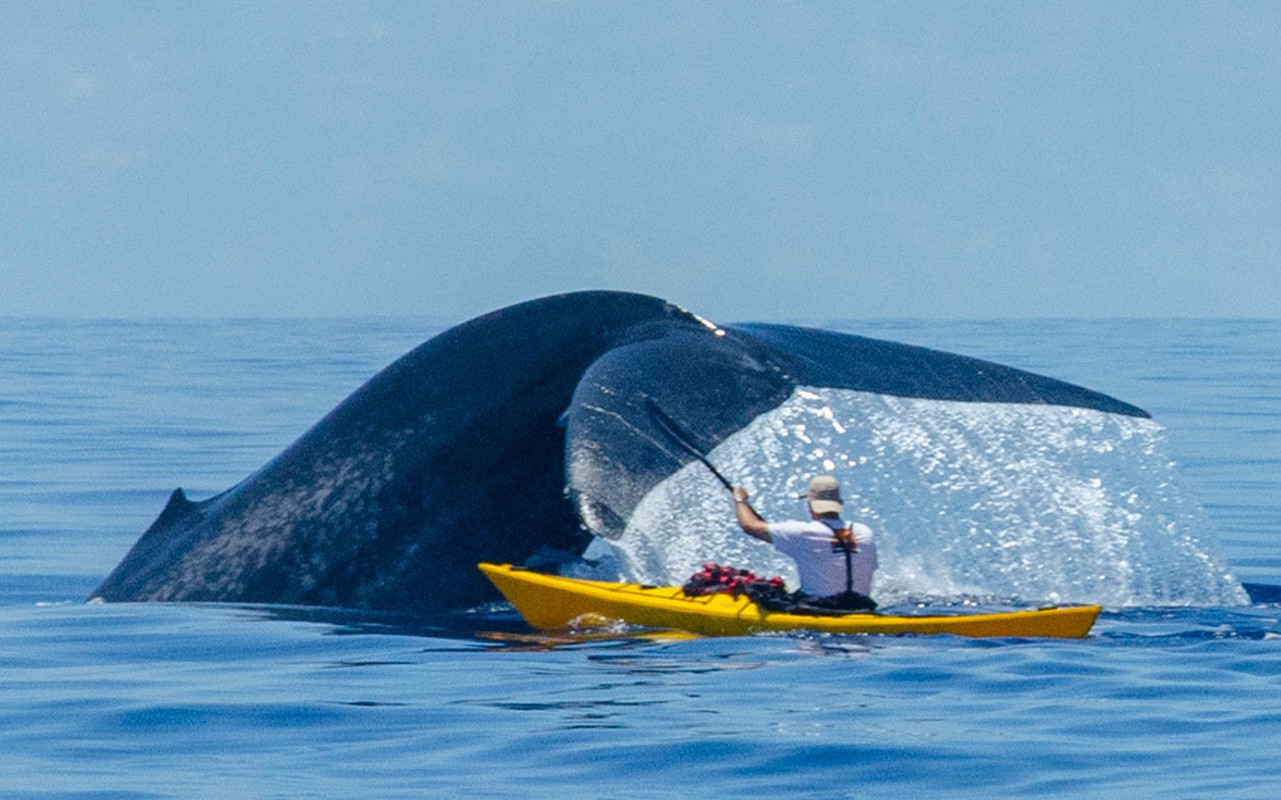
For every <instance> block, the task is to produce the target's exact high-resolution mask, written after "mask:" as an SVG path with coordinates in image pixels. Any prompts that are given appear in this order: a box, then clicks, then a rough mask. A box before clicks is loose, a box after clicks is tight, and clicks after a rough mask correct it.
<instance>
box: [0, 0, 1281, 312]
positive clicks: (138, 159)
mask: <svg viewBox="0 0 1281 800" xmlns="http://www.w3.org/2000/svg"><path fill="white" fill-rule="evenodd" d="M5 18H6V21H5V25H4V26H3V27H0V102H3V109H4V113H3V114H2V115H0V186H3V191H2V192H0V278H2V279H3V282H4V286H5V288H4V291H3V292H2V293H0V315H42V316H46V315H48V316H67V317H156V316H163V317H209V316H214V317H217V316H246V315H247V316H349V315H364V314H390V315H402V314H409V315H425V316H429V317H433V318H439V319H442V320H460V319H464V318H468V317H471V316H474V315H475V314H478V313H482V312H484V311H488V310H490V309H493V308H497V307H500V306H504V305H507V304H510V303H514V302H519V301H521V300H525V299H529V298H533V297H537V296H542V295H546V294H551V293H555V292H561V291H570V290H575V289H587V288H610V289H626V290H632V291H640V292H647V293H650V294H656V295H659V296H662V297H666V298H668V299H670V300H673V301H675V302H677V303H679V304H681V305H684V306H686V307H688V308H690V309H691V310H694V311H697V312H699V313H702V314H704V315H705V316H708V317H711V318H713V319H717V320H721V321H727V322H728V321H735V320H740V321H741V320H749V319H763V320H771V319H774V320H778V319H782V320H788V319H822V318H854V317H874V318H883V317H926V318H934V317H939V318H956V317H960V318H990V317H1027V316H1033V317H1037V316H1060V317H1061V316H1068V317H1110V316H1127V317H1149V316H1266V317H1276V316H1281V269H1279V268H1278V267H1279V265H1278V263H1277V253H1278V252H1281V226H1279V225H1278V224H1277V223H1278V221H1279V220H1281V147H1279V145H1278V143H1279V142H1281V136H1278V132H1279V131H1278V127H1279V126H1278V122H1281V6H1278V5H1276V4H1272V3H1175V2H1159V3H1158V2H1151V3H1091V2H1062V3H1033V2H1008V3H990V2H967V3H952V2H947V3H943V2H940V3H924V2H917V3H875V4H873V3H837V2H824V3H781V2H780V3H751V2H748V3H718V2H699V3H687V2H676V3H663V2H643V3H642V2H620V3H603V2H601V3H575V2H528V3H498V2H479V3H477V2H459V3H420V4H410V3H399V2H397V3H311V2H308V3H302V2H298V3H287V2H279V3H256V2H254V3H250V2H246V3H233V2H224V3H215V2H166V3H157V2H146V3H131V2H113V3H99V2H86V3H67V2H9V3H6V4H5Z"/></svg>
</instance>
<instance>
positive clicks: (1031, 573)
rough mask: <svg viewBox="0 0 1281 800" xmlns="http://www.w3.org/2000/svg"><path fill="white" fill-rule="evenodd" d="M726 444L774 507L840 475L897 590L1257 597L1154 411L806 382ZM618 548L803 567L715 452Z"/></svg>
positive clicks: (881, 589) (792, 502)
mask: <svg viewBox="0 0 1281 800" xmlns="http://www.w3.org/2000/svg"><path fill="white" fill-rule="evenodd" d="M710 457H711V459H712V461H713V462H714V463H716V464H717V465H718V466H719V467H720V468H721V471H722V472H724V473H725V474H726V475H727V476H729V477H730V478H731V479H732V480H734V481H735V482H737V483H740V484H742V485H745V486H747V487H748V488H749V489H750V490H751V491H752V494H753V504H754V505H755V507H756V508H757V509H758V510H759V511H760V512H761V514H762V515H763V516H765V517H766V518H767V519H785V518H789V517H790V518H795V517H797V516H803V515H804V503H803V501H802V500H800V499H799V498H800V496H801V495H802V494H803V493H804V490H805V487H806V485H807V483H808V480H809V478H810V477H812V476H813V475H816V474H819V473H831V474H834V475H836V476H837V477H838V478H840V480H841V482H842V484H843V486H844V487H845V496H846V502H847V516H848V517H850V518H852V519H857V520H860V521H862V522H866V523H867V524H868V525H870V526H871V527H872V528H873V530H874V531H875V532H876V536H877V540H878V548H879V553H880V564H881V567H880V570H879V571H878V572H877V576H876V583H875V585H874V587H873V593H874V595H875V596H876V597H877V598H878V599H879V600H880V601H881V602H882V604H885V605H892V604H894V603H895V602H902V601H906V600H908V599H909V598H915V597H922V596H927V597H940V596H941V597H952V596H957V595H971V596H981V597H996V598H1010V599H1018V600H1021V601H1024V602H1041V601H1051V602H1099V603H1103V604H1105V605H1108V606H1111V607H1116V606H1125V605H1171V604H1172V605H1239V604H1245V603H1247V602H1248V598H1247V597H1246V594H1245V592H1244V591H1243V590H1242V588H1241V585H1240V584H1239V583H1238V582H1237V581H1236V579H1235V578H1233V577H1232V575H1231V574H1230V573H1229V570H1228V569H1227V567H1226V566H1225V564H1224V562H1223V561H1222V560H1221V559H1220V558H1219V557H1218V556H1217V555H1215V554H1213V553H1212V552H1211V549H1210V548H1209V547H1208V544H1207V542H1206V541H1205V537H1204V536H1203V534H1204V533H1205V523H1204V519H1203V517H1202V515H1201V513H1200V511H1199V509H1198V508H1197V507H1196V506H1195V504H1194V503H1192V502H1190V501H1188V500H1187V499H1186V498H1185V497H1184V496H1183V494H1182V492H1181V491H1180V489H1179V488H1178V486H1177V481H1176V470H1175V468H1174V465H1173V464H1172V463H1171V462H1170V459H1169V457H1168V455H1167V454H1166V444H1165V437H1164V433H1163V430H1162V428H1161V427H1160V426H1159V425H1157V424H1156V423H1154V422H1152V421H1150V420H1145V419H1136V418H1133V417H1125V416H1120V415H1115V414H1105V413H1101V412H1097V411H1089V410H1084V409H1079V408H1067V407H1062V406H1032V405H1019V404H994V403H961V402H948V401H939V400H920V399H905V398H899V397H889V396H884V395H876V394H868V393H863V392H851V391H845V390H837V389H829V388H802V389H798V390H797V391H796V392H795V393H794V394H793V395H792V397H791V398H789V400H788V401H787V402H786V403H784V404H783V405H782V406H780V407H779V408H778V409H776V410H774V411H772V412H770V413H768V414H765V415H762V416H761V417H759V418H757V419H756V420H755V421H754V422H753V423H752V424H751V425H750V426H748V427H747V428H745V429H744V430H743V431H741V432H739V433H737V434H735V435H734V436H732V437H730V438H729V439H727V440H726V441H725V442H723V443H722V444H721V446H720V447H718V448H717V449H716V450H715V451H714V452H712V453H711V454H710ZM602 544H603V543H602ZM613 548H614V549H615V551H616V554H617V558H618V559H619V560H620V562H621V572H622V574H623V576H624V577H627V578H630V579H632V580H640V581H646V582H652V583H664V584H671V583H680V582H682V581H683V580H684V579H685V578H686V577H688V576H689V575H690V574H692V573H693V572H695V571H697V569H698V568H699V566H700V565H701V564H702V563H704V562H706V561H716V562H718V563H723V564H729V565H733V566H738V567H743V568H746V569H751V570H753V571H755V572H757V573H758V574H776V575H782V576H783V577H784V578H786V579H787V580H788V582H789V584H791V585H793V586H795V585H796V573H795V568H794V566H793V565H792V563H791V562H790V560H788V559H787V558H785V557H783V556H780V555H779V554H777V553H776V552H775V551H774V550H773V548H771V547H770V546H769V545H767V544H764V543H760V542H756V541H755V540H753V539H751V538H749V537H747V536H745V535H743V534H742V533H741V532H740V531H739V530H738V527H737V525H736V524H735V523H734V519H733V511H732V506H731V502H730V499H729V496H728V494H727V493H726V492H725V491H724V489H723V488H722V487H721V486H720V485H719V484H717V483H716V482H715V480H714V479H713V478H712V477H711V475H710V474H709V473H708V472H707V471H706V470H705V469H704V468H703V467H702V466H701V465H698V464H691V465H689V466H687V467H686V468H685V469H683V470H681V471H680V472H678V473H677V474H675V475H673V476H671V477H670V478H669V479H668V480H666V481H664V482H663V483H661V484H659V485H658V486H656V487H655V488H654V489H653V491H651V492H650V493H649V494H648V495H647V496H646V497H645V499H644V500H643V501H642V502H641V504H640V506H639V507H638V508H637V509H636V511H635V513H634V514H633V516H632V519H631V520H630V522H629V524H628V527H627V530H626V531H625V532H624V534H623V536H622V538H621V539H620V540H618V541H617V542H615V543H614V544H613ZM601 549H607V548H598V553H597V554H599V551H600V550H601Z"/></svg>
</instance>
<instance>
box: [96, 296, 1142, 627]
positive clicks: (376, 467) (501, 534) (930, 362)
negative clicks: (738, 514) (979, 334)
mask: <svg viewBox="0 0 1281 800" xmlns="http://www.w3.org/2000/svg"><path fill="white" fill-rule="evenodd" d="M798 386H829V387H835V388H843V389H853V390H859V391H866V392H874V393H880V394H888V395H897V396H902V397H915V398H931V399H941V400H958V401H968V402H980V403H981V402H1000V403H1039V404H1052V405H1065V406H1077V407H1081V408H1089V409H1095V410H1099V411H1104V412H1109V413H1114V414H1123V415H1129V416H1137V417H1146V416H1148V415H1147V413H1146V412H1145V411H1143V410H1142V409H1139V408H1136V407H1134V406H1132V405H1129V404H1127V403H1123V402H1121V401H1119V400H1116V399H1114V398H1111V397H1107V396H1106V395H1102V394H1099V393H1097V392H1093V391H1090V390H1088V389H1083V388H1081V387H1078V386H1074V385H1071V384H1068V383H1064V382H1062V381H1058V380H1054V379H1051V378H1047V377H1043V376H1040V375H1035V374H1032V373H1029V372H1025V371H1022V370H1017V369H1013V368H1010V367H1005V366H1001V365H999V364H994V363H991V362H986V361H981V360H978V359H973V358H967V357H964V356H958V355H953V354H949V353H943V352H939V351H935V350H929V349H926V348H921V347H913V346H909V345H903V344H896V343H893V342H886V341H879V340H876V339H869V338H865V337H860V336H854V335H848V334H838V333H833V332H829V331H822V330H815V329H808V328H801V327H795V326H787V325H763V324H748V325H733V326H725V327H718V326H715V325H712V324H711V323H709V322H707V321H705V320H703V319H701V318H699V317H697V316H695V315H694V314H691V313H689V312H687V311H684V310H682V309H680V308H678V307H676V306H674V305H672V304H670V303H667V302H665V301H663V300H661V299H658V298H654V297H648V296H644V295H636V294H628V293H622V292H578V293H573V294H566V295H558V296H553V297H547V298H543V299H539V300H533V301H529V302H526V303H522V304H519V305H515V306H511V307H508V308H504V309H501V310H498V311H494V312H492V313H490V314H487V315H485V316H482V317H479V318H477V319H474V320H471V321H469V322H466V323H463V324H461V325H458V326H457V327H454V328H451V329H450V330H447V331H445V332H444V333H442V334H440V335H439V336H436V337H435V338H433V339H430V340H428V341H427V342H425V343H424V344H422V345H420V346H419V347H417V348H415V349H414V350H412V351H410V352H409V353H407V354H406V355H404V356H402V357H401V358H400V359H398V360H396V361H395V362H394V363H392V364H391V365H390V366H388V367H387V368H386V369H384V370H383V371H381V372H380V373H378V374H377V375H375V376H374V377H373V378H371V379H370V380H369V381H368V382H367V383H366V384H365V385H364V386H362V387H361V388H360V389H358V390H357V391H356V392H354V393H353V394H352V395H351V396H350V397H348V398H347V399H346V400H344V401H343V402H342V403H341V404H339V405H338V406H337V407H336V408H334V409H333V410H332V411H331V412H330V413H329V414H328V415H326V416H325V417H324V418H323V419H321V420H320V421H319V422H318V423H317V424H316V425H315V426H314V427H313V428H311V430H309V431H308V432H307V433H305V434H304V435H303V436H302V437H300V438H299V439H298V440H297V441H296V442H294V443H293V444H292V445H290V446H289V447H288V448H286V449H285V450H284V451H283V452H282V453H280V455H278V456H277V457H276V458H274V459H273V460H272V461H270V462H269V463H267V464H266V465H265V466H263V467H262V468H261V469H259V470H258V471H257V472H255V473H253V474H252V475H250V476H249V477H247V478H245V479H244V480H242V481H241V482H240V483H238V484H236V485H235V486H233V487H231V488H230V489H228V490H226V491H224V492H222V493H221V494H218V495H216V496H214V497H210V498H208V499H205V500H201V501H199V502H193V501H191V500H190V499H188V498H187V497H186V495H185V493H184V492H183V491H182V490H181V489H177V490H175V491H174V493H173V494H172V496H171V497H170V499H169V502H168V504H167V505H166V506H165V508H164V510H163V511H162V512H161V514H160V516H159V517H158V518H157V519H156V521H155V522H154V523H153V524H152V525H151V527H150V528H148V529H147V531H146V532H145V533H144V534H143V535H142V537H141V538H140V539H139V540H138V542H137V543H136V544H135V545H134V546H133V548H132V549H131V550H130V551H129V552H128V554H127V555H126V556H125V557H124V559H123V560H122V561H121V562H120V564H119V565H118V566H117V567H116V568H115V570H114V571H112V572H111V574H110V575H109V576H108V577H107V578H106V580H104V581H103V583H102V584H101V586H99V587H98V589H97V590H96V591H95V592H94V594H93V596H94V597H95V598H100V599H102V600H105V601H219V602H237V603H268V604H284V605H301V606H331V607H342V608H355V609H370V610H378V611H389V612H395V613H404V614H420V615H426V614H432V613H436V612H440V611H444V610H449V609H457V608H466V607H470V606H474V605H476V604H478V603H483V602H488V601H493V600H498V599H499V596H498V594H497V593H496V592H495V591H494V589H493V588H492V586H491V585H490V584H489V583H488V581H486V580H485V579H484V578H483V577H482V576H481V574H480V573H479V572H478V571H477V569H476V563H477V562H479V561H491V562H509V563H515V564H522V563H526V562H528V561H529V560H530V559H531V558H536V557H538V555H539V554H540V553H542V552H548V551H555V552H564V553H570V554H578V553H581V552H582V551H583V550H584V549H585V548H586V546H587V545H588V544H589V543H590V542H591V540H592V537H593V536H601V537H605V538H616V537H617V536H619V535H620V534H621V532H622V530H623V529H624V527H625V526H626V524H627V520H628V518H629V516H630V514H631V513H632V511H633V509H635V508H636V506H637V505H638V504H639V503H640V501H641V499H642V498H644V496H645V495H646V493H647V492H649V491H650V490H651V489H652V488H653V487H654V486H655V485H657V484H658V483H659V482H660V481H662V480H664V479H665V478H667V477H668V476H669V475H671V474H672V473H674V472H676V471H677V470H679V469H680V468H681V467H682V466H683V465H684V464H685V463H686V462H688V461H689V460H690V456H689V455H688V454H687V453H686V452H684V451H683V450H681V449H680V448H679V447H676V446H674V444H673V443H672V441H671V440H670V439H669V438H668V437H667V434H666V433H665V432H664V431H663V429H662V428H661V426H660V425H659V424H658V423H657V421H656V420H655V419H654V418H653V417H652V416H651V414H650V412H649V411H648V407H647V403H650V402H652V403H656V404H657V405H658V406H659V407H661V408H663V409H664V410H665V411H666V412H667V413H668V414H669V415H670V416H671V417H673V418H675V419H676V420H678V421H679V423H680V425H681V427H682V428H683V429H684V431H685V432H686V433H687V434H688V435H689V436H690V437H691V438H692V439H693V440H694V443H695V444H696V445H697V446H698V447H699V448H701V449H702V450H703V451H704V452H706V451H708V450H710V449H711V448H713V447H715V446H716V445H717V444H718V443H720V442H721V441H722V440H724V439H725V438H726V437H728V436H730V435H731V434H733V433H735V432H736V431H738V430H741V429H742V428H744V427H745V426H746V425H748V424H749V423H750V422H751V421H752V420H753V419H754V418H755V417H757V416H758V415H760V414H762V413H765V412H767V411H770V410H772V409H774V408H776V407H777V406H778V405H779V404H781V403H782V402H783V401H784V400H786V399H787V398H788V397H789V396H790V395H791V394H792V392H793V390H794V389H795V388H796V387H798Z"/></svg>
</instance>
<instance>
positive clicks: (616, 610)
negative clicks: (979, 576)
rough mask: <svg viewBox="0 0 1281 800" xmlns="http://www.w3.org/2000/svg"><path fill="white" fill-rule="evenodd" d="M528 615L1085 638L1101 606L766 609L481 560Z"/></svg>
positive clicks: (739, 627)
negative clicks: (991, 610)
mask: <svg viewBox="0 0 1281 800" xmlns="http://www.w3.org/2000/svg"><path fill="white" fill-rule="evenodd" d="M478 566H479V567H480V570H481V572H483V573H484V574H485V576H486V577H488V578H489V580H490V581H491V582H493V584H494V586H496V587H497V588H498V591H500V592H502V594H503V596H504V597H506V598H507V600H508V602H510V603H511V604H512V605H513V606H515V608H516V611H517V612H519V613H520V615H521V616H522V617H524V618H525V621H526V622H528V623H529V624H530V625H532V626H533V627H535V628H540V629H545V630H555V629H562V628H570V627H597V626H600V625H602V624H606V623H607V622H609V621H612V620H621V621H622V622H626V623H629V624H632V625H642V626H645V627H651V628H679V629H681V630H686V631H691V632H694V633H701V634H705V635H711V636H742V635H746V634H752V633H760V632H763V631H793V630H810V631H819V632H826V633H918V634H938V633H945V634H953V635H957V636H1011V637H1054V638H1082V637H1084V636H1085V635H1086V634H1088V633H1089V631H1090V628H1091V626H1093V625H1094V620H1095V619H1096V618H1097V617H1098V615H1099V612H1100V611H1102V608H1101V607H1100V606H1069V607H1064V608H1045V609H1037V610H1033V611H1011V612H1002V613H995V614H964V615H947V616H938V615H933V616H891V615H887V614H873V613H856V614H845V615H841V616H832V617H820V616H810V615H803V614H786V613H778V612H770V611H766V610H764V609H762V608H760V607H759V606H757V605H756V604H755V603H753V602H752V601H751V600H749V599H748V598H746V597H741V596H740V597H731V596H730V595H728V594H711V595H700V596H697V597H689V596H687V595H686V594H685V593H684V592H683V591H682V590H681V588H680V587H679V586H642V585H640V584H635V583H611V582H607V581H587V580H579V579H576V578H562V577H560V576H557V575H544V574H542V573H539V572H532V571H530V570H526V569H522V568H520V567H513V566H511V565H509V564H480V565H478Z"/></svg>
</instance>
